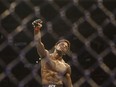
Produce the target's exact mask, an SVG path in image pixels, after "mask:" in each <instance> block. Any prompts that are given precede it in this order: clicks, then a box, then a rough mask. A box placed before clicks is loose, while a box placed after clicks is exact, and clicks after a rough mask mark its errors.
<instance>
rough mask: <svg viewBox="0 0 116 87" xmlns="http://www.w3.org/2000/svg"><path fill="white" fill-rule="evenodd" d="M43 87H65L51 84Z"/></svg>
mask: <svg viewBox="0 0 116 87" xmlns="http://www.w3.org/2000/svg"><path fill="white" fill-rule="evenodd" d="M42 87H63V85H54V84H50V85H42Z"/></svg>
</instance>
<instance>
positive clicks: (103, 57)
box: [0, 0, 116, 87]
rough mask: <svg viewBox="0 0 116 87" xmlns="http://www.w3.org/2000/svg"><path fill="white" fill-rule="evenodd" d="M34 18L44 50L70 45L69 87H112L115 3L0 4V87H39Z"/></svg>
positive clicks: (5, 0)
mask: <svg viewBox="0 0 116 87" xmlns="http://www.w3.org/2000/svg"><path fill="white" fill-rule="evenodd" d="M38 18H40V19H42V20H43V27H42V30H41V31H42V42H43V43H44V45H45V47H46V49H48V50H50V49H51V48H52V47H53V46H54V44H55V43H56V42H57V41H58V40H59V39H61V38H65V39H67V40H69V41H70V43H71V48H70V52H69V54H68V55H66V56H64V60H65V61H66V62H67V63H69V64H70V65H71V70H72V74H71V78H72V83H73V86H74V87H116V1H115V0H0V87H41V76H40V60H39V55H38V54H37V51H36V48H35V45H34V42H33V27H32V24H31V23H32V22H33V21H34V20H35V19H38Z"/></svg>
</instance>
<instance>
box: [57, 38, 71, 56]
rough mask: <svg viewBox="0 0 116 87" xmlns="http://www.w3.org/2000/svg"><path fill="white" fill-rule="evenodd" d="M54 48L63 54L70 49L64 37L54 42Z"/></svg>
mask: <svg viewBox="0 0 116 87" xmlns="http://www.w3.org/2000/svg"><path fill="white" fill-rule="evenodd" d="M55 49H56V50H57V51H60V52H62V53H63V54H66V53H67V52H68V51H69V49H70V42H69V41H68V40H66V39H62V40H59V41H58V42H57V43H56V44H55Z"/></svg>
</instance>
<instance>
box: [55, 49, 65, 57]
mask: <svg viewBox="0 0 116 87" xmlns="http://www.w3.org/2000/svg"><path fill="white" fill-rule="evenodd" d="M56 52H57V53H58V55H59V56H63V54H64V53H63V52H62V51H61V50H57V49H56Z"/></svg>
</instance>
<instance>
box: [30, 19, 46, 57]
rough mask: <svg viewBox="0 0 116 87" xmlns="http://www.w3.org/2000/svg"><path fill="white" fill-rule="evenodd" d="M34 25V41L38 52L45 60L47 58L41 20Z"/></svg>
mask: <svg viewBox="0 0 116 87" xmlns="http://www.w3.org/2000/svg"><path fill="white" fill-rule="evenodd" d="M32 24H33V26H34V41H35V44H36V48H37V52H38V54H39V56H40V57H41V58H44V57H45V56H46V50H45V47H44V45H43V43H42V42H41V31H40V29H41V27H42V24H41V20H40V19H39V20H35V21H34V22H33V23H32Z"/></svg>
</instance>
